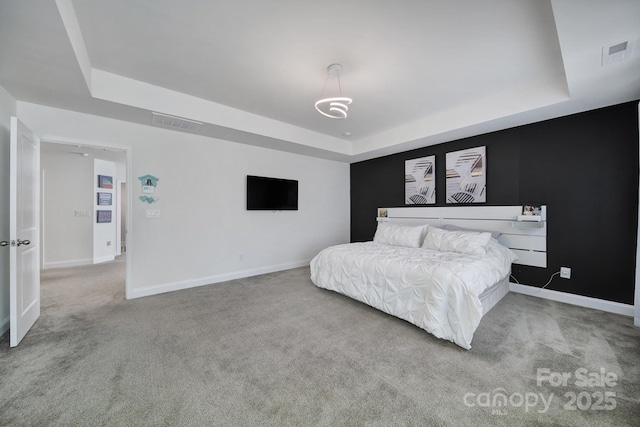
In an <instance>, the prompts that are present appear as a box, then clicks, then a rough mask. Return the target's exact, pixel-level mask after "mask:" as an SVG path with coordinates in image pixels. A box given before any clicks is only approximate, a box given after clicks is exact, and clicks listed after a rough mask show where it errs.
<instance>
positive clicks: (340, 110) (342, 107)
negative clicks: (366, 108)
mask: <svg viewBox="0 0 640 427" xmlns="http://www.w3.org/2000/svg"><path fill="white" fill-rule="evenodd" d="M340 71H342V65H340V64H331V65H329V66H328V67H327V80H326V81H325V82H324V86H323V88H322V92H321V93H320V99H319V100H318V101H317V102H316V110H318V112H319V113H320V114H322V115H323V116H326V117H329V118H332V119H346V118H347V111H349V107H348V105H349V104H351V102H353V100H352V99H351V98H347V97H344V96H342V86H341V85H340ZM327 85H329V88H328V89H327ZM332 87H334V88H335V89H333V91H332V92H329V91H331V90H332ZM325 90H327V92H329V93H333V94H337V95H338V96H333V97H329V98H325V97H324V96H325Z"/></svg>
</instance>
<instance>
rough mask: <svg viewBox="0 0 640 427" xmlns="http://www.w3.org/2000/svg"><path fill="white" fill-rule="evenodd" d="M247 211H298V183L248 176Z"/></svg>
mask: <svg viewBox="0 0 640 427" xmlns="http://www.w3.org/2000/svg"><path fill="white" fill-rule="evenodd" d="M247 210H249V211H297V210H298V181H296V180H293V179H280V178H267V177H264V176H253V175H247Z"/></svg>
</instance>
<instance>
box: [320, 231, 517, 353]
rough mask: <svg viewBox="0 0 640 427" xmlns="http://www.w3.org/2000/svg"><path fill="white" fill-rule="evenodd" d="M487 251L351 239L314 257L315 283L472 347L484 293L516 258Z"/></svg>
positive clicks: (494, 249) (501, 277) (507, 272)
mask: <svg viewBox="0 0 640 427" xmlns="http://www.w3.org/2000/svg"><path fill="white" fill-rule="evenodd" d="M495 244H496V245H497V244H498V243H497V242H496V243H495ZM487 252H488V254H487V257H480V256H474V255H462V254H458V253H453V252H440V251H434V250H428V249H422V248H407V247H400V246H390V245H384V244H379V243H374V242H364V243H349V244H344V245H337V246H332V247H329V248H327V249H324V250H323V251H321V252H320V253H319V254H318V255H317V256H316V257H315V258H313V260H312V261H311V281H312V282H313V283H314V284H315V285H316V286H318V287H320V288H324V289H328V290H332V291H336V292H339V293H341V294H344V295H347V296H349V297H351V298H354V299H356V300H358V301H361V302H363V303H365V304H368V305H370V306H372V307H375V308H377V309H379V310H381V311H384V312H385V313H388V314H391V315H393V316H396V317H399V318H400V319H404V320H406V321H408V322H410V323H413V324H414V325H416V326H418V327H420V328H422V329H425V330H426V331H428V332H430V333H431V334H433V335H435V336H436V337H438V338H442V339H447V340H450V341H453V342H454V343H456V344H457V345H459V346H460V347H462V348H465V349H470V348H471V340H472V338H473V333H474V332H475V330H476V328H477V327H478V325H479V324H480V319H481V318H482V304H481V302H480V299H479V296H480V294H481V293H482V292H483V291H484V290H485V289H487V288H489V287H491V286H492V285H494V284H496V283H498V282H500V281H501V280H502V279H504V278H505V277H506V276H507V275H508V274H509V272H510V268H511V261H512V259H510V258H509V259H507V256H505V255H504V254H503V253H502V252H501V251H500V250H499V249H497V248H495V247H493V246H491V245H489V247H488V251H487Z"/></svg>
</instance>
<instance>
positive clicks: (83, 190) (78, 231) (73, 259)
mask: <svg viewBox="0 0 640 427" xmlns="http://www.w3.org/2000/svg"><path fill="white" fill-rule="evenodd" d="M40 160H41V161H40V165H41V169H42V176H43V185H42V187H41V188H42V209H43V215H42V224H43V230H42V243H43V245H42V247H43V252H42V264H43V267H44V268H52V267H67V266H72V265H83V264H91V263H92V262H93V244H92V242H93V221H95V217H94V213H93V205H94V204H95V202H94V201H93V200H94V197H93V193H94V192H93V188H94V186H95V183H94V182H95V178H94V175H93V159H92V158H90V157H82V156H79V155H75V154H73V153H68V152H63V151H49V150H47V149H46V143H43V144H42V147H41V150H40ZM76 212H88V213H89V216H76Z"/></svg>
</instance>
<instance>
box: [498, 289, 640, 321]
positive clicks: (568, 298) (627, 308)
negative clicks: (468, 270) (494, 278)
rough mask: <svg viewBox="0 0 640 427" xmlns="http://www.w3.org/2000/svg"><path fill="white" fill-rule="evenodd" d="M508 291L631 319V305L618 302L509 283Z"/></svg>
mask: <svg viewBox="0 0 640 427" xmlns="http://www.w3.org/2000/svg"><path fill="white" fill-rule="evenodd" d="M509 290H510V291H511V292H516V293H518V294H524V295H530V296H533V297H538V298H543V299H548V300H552V301H558V302H563V303H566V304H571V305H577V306H580V307H586V308H593V309H595V310H601V311H606V312H608V313H615V314H621V315H623V316H629V317H633V306H632V305H631V304H622V303H619V302H614V301H607V300H603V299H598V298H591V297H585V296H582V295H576V294H568V293H566V292H558V291H554V290H552V289H540V288H537V287H535V286H529V285H521V284H518V283H509Z"/></svg>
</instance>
